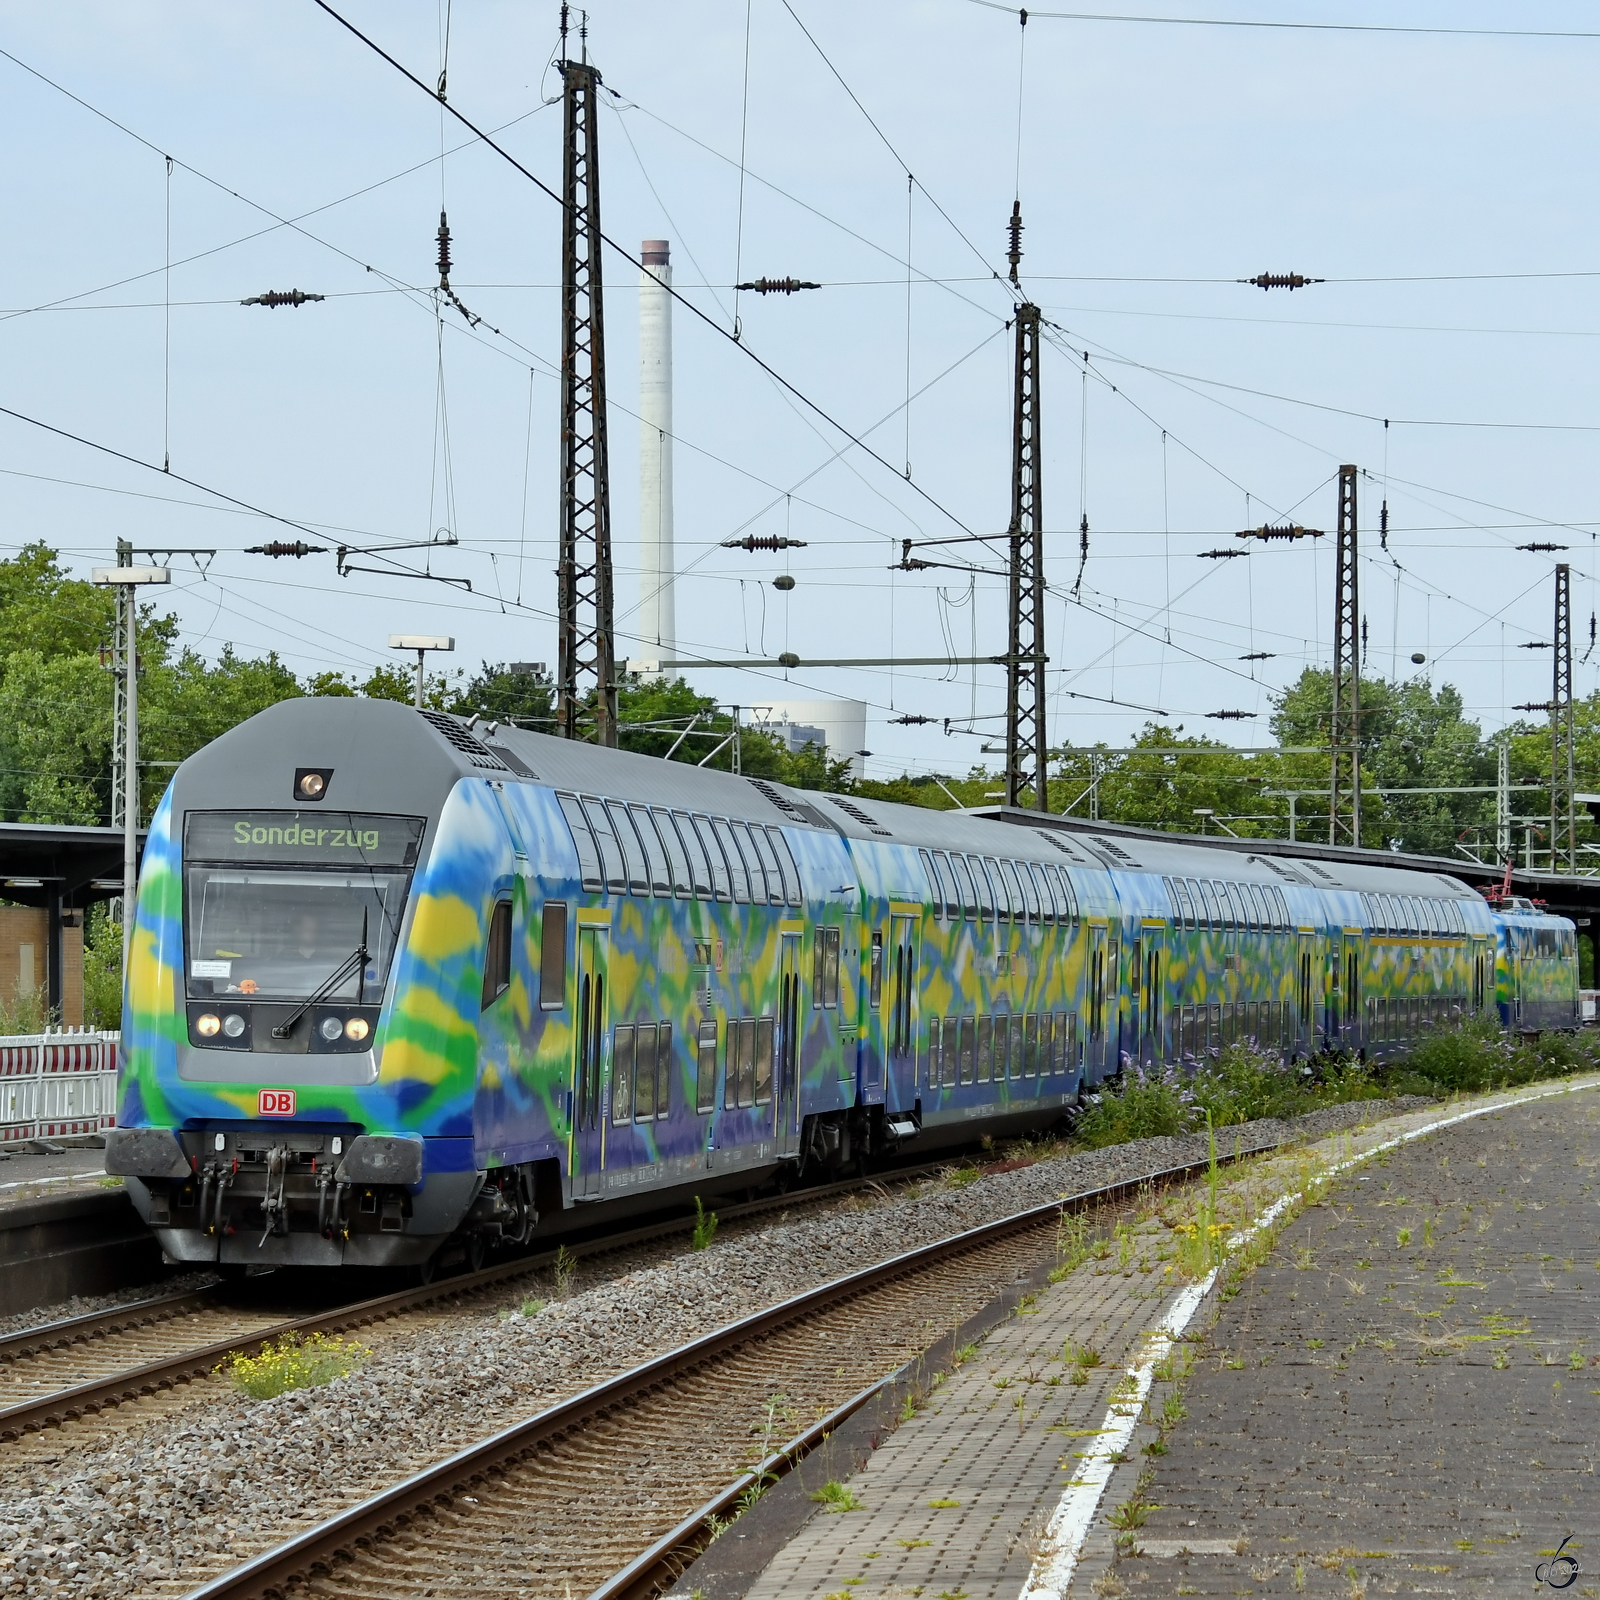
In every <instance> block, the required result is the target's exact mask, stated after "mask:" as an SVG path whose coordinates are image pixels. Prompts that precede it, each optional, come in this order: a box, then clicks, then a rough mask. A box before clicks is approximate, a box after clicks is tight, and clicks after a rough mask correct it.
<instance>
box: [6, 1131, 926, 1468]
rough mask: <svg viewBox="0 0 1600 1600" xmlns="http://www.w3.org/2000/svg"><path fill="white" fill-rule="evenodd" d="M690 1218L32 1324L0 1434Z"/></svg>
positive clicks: (842, 1190) (11, 1348)
mask: <svg viewBox="0 0 1600 1600" xmlns="http://www.w3.org/2000/svg"><path fill="white" fill-rule="evenodd" d="M948 1165H949V1163H948V1162H938V1163H929V1164H924V1165H922V1166H918V1167H908V1168H901V1169H899V1170H897V1171H892V1172H889V1173H884V1174H879V1175H877V1176H876V1177H872V1178H853V1179H849V1180H846V1181H844V1182H841V1183H834V1184H824V1185H819V1186H818V1187H816V1188H814V1189H798V1190H793V1191H791V1192H789V1193H787V1194H782V1195H776V1196H769V1197H764V1198H762V1199H759V1200H753V1201H746V1202H743V1203H741V1204H738V1205H733V1206H724V1207H722V1208H721V1209H720V1211H719V1216H720V1218H721V1220H722V1222H723V1223H725V1224H726V1223H736V1222H739V1221H742V1220H744V1219H747V1218H752V1217H755V1216H759V1215H762V1214H764V1213H767V1212H771V1211H777V1210H784V1209H791V1208H794V1207H799V1206H808V1205H815V1204H818V1203H820V1202H823V1201H827V1200H832V1199H837V1198H840V1197H841V1196H843V1195H847V1194H850V1193H852V1192H855V1191H858V1190H860V1189H862V1188H865V1187H868V1186H870V1185H872V1184H881V1183H901V1182H911V1181H914V1180H915V1179H916V1178H918V1177H923V1176H926V1175H927V1174H928V1173H930V1172H934V1171H939V1170H943V1168H945V1167H946V1166H948ZM693 1226H694V1218H693V1217H692V1216H689V1217H673V1218H670V1219H668V1220H666V1221H663V1222H656V1223H650V1224H647V1225H645V1226H642V1227H631V1228H624V1229H622V1230H620V1231H619V1230H617V1229H615V1228H610V1229H601V1230H596V1231H594V1232H591V1233H585V1234H581V1235H575V1236H574V1237H573V1239H572V1240H570V1241H564V1242H563V1243H562V1245H560V1246H558V1249H557V1250H541V1251H537V1252H533V1253H529V1254H525V1255H520V1256H517V1257H514V1258H512V1259H509V1260H505V1261H499V1262H496V1263H494V1264H493V1265H491V1266H488V1267H484V1268H481V1269H480V1270H478V1271H477V1272H466V1273H461V1274H458V1275H456V1276H453V1277H448V1278H440V1279H437V1280H435V1281H434V1282H432V1283H429V1284H426V1285H422V1286H420V1287H416V1288H410V1289H402V1290H399V1291H396V1292H394V1293H391V1294H384V1295H378V1296H374V1297H371V1298H368V1299H363V1300H359V1301H350V1302H345V1303H343V1304H340V1305H337V1306H334V1307H332V1308H326V1309H321V1310H319V1311H317V1312H316V1313H314V1314H311V1315H306V1314H303V1313H298V1312H294V1311H291V1310H290V1309H289V1307H288V1306H286V1305H285V1304H284V1300H285V1299H287V1298H288V1296H287V1295H280V1296H279V1298H278V1300H277V1303H276V1304H273V1303H271V1301H268V1302H267V1303H264V1304H254V1305H252V1304H249V1303H245V1304H240V1303H238V1302H239V1299H240V1295H239V1293H238V1286H233V1287H232V1288H231V1289H230V1286H228V1285H213V1286H211V1287H209V1288H205V1289H198V1290H191V1291H188V1292H185V1293H180V1294H172V1295H162V1296H155V1297H153V1298H151V1299H149V1300H145V1301H138V1302H135V1303H134V1304H132V1305H127V1306H119V1307H115V1308H113V1309H111V1310H109V1311H100V1312H91V1313H89V1314H88V1315H85V1316H79V1317H72V1318H68V1319H66V1320H64V1321H61V1322H54V1323H46V1324H44V1325H42V1326H40V1327H37V1328H29V1329H26V1330H24V1331H23V1332H21V1333H16V1334H12V1335H10V1336H9V1337H7V1338H4V1339H0V1440H9V1439H16V1438H19V1437H21V1436H22V1435H23V1434H26V1433H30V1432H33V1431H35V1430H38V1429H42V1428H48V1427H54V1426H58V1425H60V1424H61V1423H63V1422H70V1421H77V1420H80V1419H82V1418H84V1417H88V1416H92V1415H94V1414H96V1413H98V1412H101V1411H104V1410H106V1409H108V1408H110V1407H114V1406H117V1405H121V1404H123V1403H124V1402H126V1401H129V1400H135V1399H138V1398H139V1397H140V1396H143V1395H148V1394H154V1393H157V1392H159V1391H161V1390H165V1389H171V1388H173V1387H174V1386H176V1385H178V1384H182V1383H188V1382H191V1381H193V1380H194V1379H196V1378H200V1377H204V1376H205V1375H207V1374H209V1373H210V1372H212V1371H213V1370H214V1369H215V1368H216V1366H217V1364H218V1363H219V1362H220V1361H222V1360H223V1359H224V1358H226V1357H227V1356H229V1355H232V1354H235V1353H240V1354H245V1355H254V1354H256V1353H257V1352H258V1351H259V1350H260V1348H261V1346H262V1345H263V1344H264V1343H265V1342H266V1341H267V1340H269V1339H278V1338H281V1337H282V1336H283V1335H285V1334H288V1333H297V1334H301V1335H306V1334H311V1333H324V1334H330V1335H331V1334H337V1333H345V1332H350V1331H353V1330H355V1329H358V1328H366V1327H371V1326H373V1325H374V1324H376V1323H381V1322H385V1321H388V1320H390V1319H391V1318H393V1317H397V1316H402V1315H404V1314H406V1313H407V1312H411V1311H415V1310H418V1309H421V1308H423V1307H426V1306H430V1305H434V1304H437V1303H439V1302H441V1301H445V1300H463V1299H466V1300H471V1299H474V1298H479V1297H482V1296H485V1295H492V1294H494V1293H496V1292H498V1291H499V1290H500V1289H501V1287H502V1286H503V1285H504V1284H506V1283H507V1282H508V1281H510V1280H513V1279H516V1278H520V1277H526V1276H527V1275H528V1274H530V1273H533V1272H538V1271H540V1270H542V1269H545V1268H548V1267H550V1266H552V1265H554V1264H555V1262H556V1259H557V1255H558V1251H559V1249H562V1248H564V1249H566V1250H567V1251H568V1252H569V1253H570V1254H571V1255H572V1256H574V1257H578V1258H584V1257H591V1256H596V1255H602V1254H606V1253H609V1252H612V1251H616V1250H624V1249H628V1248H630V1247H632V1246H634V1245H638V1244H647V1243H650V1242H651V1241H653V1240H656V1239H663V1238H669V1237H671V1236H672V1235H674V1234H680V1233H687V1232H689V1231H690V1230H691V1229H692V1228H693ZM277 1276H278V1275H277V1274H270V1275H263V1276H262V1277H259V1278H256V1279H252V1280H250V1283H251V1284H252V1285H253V1286H264V1285H267V1284H269V1283H271V1282H272V1281H273V1280H274V1279H275V1278H276V1277H277ZM256 1292H257V1294H260V1293H262V1292H263V1290H262V1289H260V1288H257V1290H256ZM267 1292H270V1291H267ZM291 1293H292V1290H291Z"/></svg>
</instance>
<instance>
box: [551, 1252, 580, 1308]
mask: <svg viewBox="0 0 1600 1600" xmlns="http://www.w3.org/2000/svg"><path fill="white" fill-rule="evenodd" d="M577 1271H578V1258H577V1257H576V1256H575V1255H573V1253H572V1252H571V1251H570V1250H569V1249H567V1247H566V1246H565V1245H561V1246H559V1247H558V1248H557V1250H556V1261H555V1266H554V1267H553V1268H552V1273H553V1275H554V1278H555V1290H554V1293H555V1297H556V1299H557V1300H568V1299H570V1298H571V1297H572V1280H573V1278H574V1277H575V1276H576V1275H577Z"/></svg>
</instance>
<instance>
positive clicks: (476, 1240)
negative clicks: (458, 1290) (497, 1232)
mask: <svg viewBox="0 0 1600 1600" xmlns="http://www.w3.org/2000/svg"><path fill="white" fill-rule="evenodd" d="M486 1254H487V1246H486V1245H485V1244H484V1242H483V1235H482V1234H481V1233H469V1234H468V1235H467V1271H468V1272H479V1271H481V1270H482V1268H483V1258H484V1256H485V1255H486Z"/></svg>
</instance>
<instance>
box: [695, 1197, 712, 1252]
mask: <svg viewBox="0 0 1600 1600" xmlns="http://www.w3.org/2000/svg"><path fill="white" fill-rule="evenodd" d="M694 1215H695V1223H694V1233H693V1235H692V1236H691V1238H690V1240H689V1248H690V1249H691V1250H705V1249H708V1248H709V1247H710V1244H711V1241H712V1240H713V1239H715V1238H716V1236H717V1214H716V1212H715V1211H707V1210H706V1208H705V1206H704V1205H703V1204H701V1201H700V1196H699V1195H696V1196H695V1197H694Z"/></svg>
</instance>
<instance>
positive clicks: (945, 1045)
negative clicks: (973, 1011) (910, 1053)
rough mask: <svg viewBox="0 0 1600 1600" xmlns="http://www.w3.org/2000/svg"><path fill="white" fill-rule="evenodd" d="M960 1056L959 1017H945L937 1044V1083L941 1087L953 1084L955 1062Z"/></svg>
mask: <svg viewBox="0 0 1600 1600" xmlns="http://www.w3.org/2000/svg"><path fill="white" fill-rule="evenodd" d="M960 1058H961V1019H960V1018H959V1017H946V1018H945V1019H944V1029H943V1032H942V1035H941V1043H940V1046H939V1083H940V1086H941V1087H942V1088H945V1089H950V1088H953V1087H954V1086H955V1081H956V1063H957V1062H958V1061H959V1060H960Z"/></svg>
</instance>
